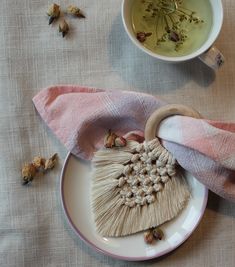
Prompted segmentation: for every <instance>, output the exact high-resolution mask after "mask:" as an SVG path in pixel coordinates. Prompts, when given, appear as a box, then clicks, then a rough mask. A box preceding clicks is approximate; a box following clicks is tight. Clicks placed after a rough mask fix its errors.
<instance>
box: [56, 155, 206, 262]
mask: <svg viewBox="0 0 235 267" xmlns="http://www.w3.org/2000/svg"><path fill="white" fill-rule="evenodd" d="M71 156H73V155H72V154H71V153H70V152H69V153H68V154H67V156H66V158H65V161H64V165H63V168H62V171H61V175H60V196H61V203H62V207H63V210H64V213H65V215H66V217H67V220H68V222H69V224H70V226H71V228H72V229H73V230H74V232H75V233H76V235H77V236H78V237H79V238H80V239H82V240H83V241H84V242H85V243H86V244H87V245H88V246H90V247H91V248H92V249H94V250H96V251H97V252H100V253H103V254H105V255H107V256H110V257H112V258H116V259H119V260H125V261H145V260H150V259H154V258H159V257H161V256H163V255H165V254H167V253H169V252H171V251H173V250H175V249H176V248H178V247H179V246H180V245H182V244H183V243H184V242H185V241H186V240H187V239H188V238H189V236H190V235H191V234H192V233H193V231H194V230H195V229H196V228H197V226H198V225H199V223H200V221H201V219H202V216H203V214H204V212H205V209H206V205H207V200H208V189H205V195H204V199H203V205H202V208H201V210H200V216H199V217H198V220H197V222H196V224H195V225H194V227H193V228H192V229H191V231H189V232H188V233H187V234H186V235H185V236H184V238H183V240H182V241H181V242H180V243H179V244H177V245H175V246H173V247H170V248H168V249H165V250H163V251H161V252H158V253H156V254H155V255H152V256H146V257H126V256H120V255H117V254H113V253H110V252H108V251H106V250H104V249H101V248H99V247H98V246H97V245H95V244H94V243H92V242H91V241H90V240H89V239H87V238H86V237H85V236H84V235H83V234H82V232H81V231H80V230H79V229H78V228H77V226H76V225H75V224H74V223H73V220H72V218H71V217H70V215H69V212H68V209H67V207H66V203H65V197H64V177H65V172H66V168H67V165H68V162H69V159H70V158H71Z"/></svg>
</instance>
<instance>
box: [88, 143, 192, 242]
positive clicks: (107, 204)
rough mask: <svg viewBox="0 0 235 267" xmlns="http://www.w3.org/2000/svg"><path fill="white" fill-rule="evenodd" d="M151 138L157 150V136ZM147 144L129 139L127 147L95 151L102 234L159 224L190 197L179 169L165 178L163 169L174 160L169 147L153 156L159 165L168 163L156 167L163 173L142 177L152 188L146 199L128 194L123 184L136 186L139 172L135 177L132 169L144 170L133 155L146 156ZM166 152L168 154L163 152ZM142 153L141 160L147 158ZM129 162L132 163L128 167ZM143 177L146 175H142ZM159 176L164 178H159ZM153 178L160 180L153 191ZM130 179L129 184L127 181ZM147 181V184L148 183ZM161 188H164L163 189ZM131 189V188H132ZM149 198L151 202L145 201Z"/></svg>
mask: <svg viewBox="0 0 235 267" xmlns="http://www.w3.org/2000/svg"><path fill="white" fill-rule="evenodd" d="M154 140H155V139H154ZM150 142H151V144H150V148H151V151H153V152H154V151H155V152H156V151H157V150H156V149H155V150H154V148H156V147H157V148H158V140H157V141H155V142H152V141H150ZM145 148H146V144H144V145H142V147H140V145H139V143H137V142H135V141H128V144H127V146H126V147H123V148H115V149H104V150H100V151H98V152H96V153H95V156H94V159H93V166H94V167H93V175H92V179H93V181H92V209H93V213H94V220H95V225H96V228H97V231H98V232H99V233H100V234H101V235H102V236H110V237H118V236H125V235H130V234H133V233H136V232H139V231H143V230H146V229H149V228H152V227H157V226H159V225H161V224H163V223H164V222H167V221H170V220H172V219H173V218H175V217H176V216H177V215H178V214H179V213H180V211H181V210H182V209H183V208H184V207H185V206H186V204H187V202H188V200H189V198H190V190H189V187H188V184H187V182H186V180H185V179H184V177H183V176H182V175H181V174H180V173H177V174H175V173H173V174H172V175H171V177H170V179H166V177H167V176H166V174H165V172H164V170H165V169H166V168H170V167H169V162H170V163H172V162H174V159H173V158H172V156H171V155H170V153H169V152H167V151H166V150H164V151H163V152H164V153H165V154H164V153H158V156H156V157H155V158H154V156H152V157H153V159H154V160H156V161H154V162H156V165H161V164H160V163H161V162H164V164H166V166H168V167H166V168H165V169H164V168H163V169H161V166H160V167H159V166H158V168H155V169H157V170H158V171H159V170H160V171H161V172H162V173H163V174H162V176H161V177H160V176H159V175H158V174H156V175H155V176H154V175H153V176H152V177H151V176H150V178H151V179H149V178H145V180H144V181H143V184H144V186H143V187H146V186H148V188H147V189H148V190H150V191H148V192H150V196H147V197H145V199H143V198H142V200H141V197H138V196H137V197H136V198H135V201H134V202H133V201H131V194H132V193H130V195H129V196H130V199H129V198H128V195H127V194H126V192H127V191H125V189H126V188H124V187H125V186H126V185H128V186H130V187H131V186H133V188H134V187H135V186H136V183H137V182H138V181H137V180H138V179H137V178H136V175H135V177H134V178H133V177H132V171H131V170H132V169H133V170H134V169H135V170H137V173H138V171H139V173H141V170H138V168H137V169H136V168H135V165H136V166H137V165H138V164H139V165H140V163H137V161H136V157H135V159H134V160H133V155H137V154H141V153H142V156H143V157H144V156H146V151H143V149H145ZM150 148H149V147H148V148H146V149H147V155H150V156H151V155H152V154H148V152H149V151H150ZM141 149H142V150H141ZM151 151H150V152H151ZM143 153H144V154H143ZM154 154H156V153H154ZM159 154H160V155H159ZM163 154H164V155H165V156H163ZM143 157H141V159H142V163H143V161H144V160H143ZM137 158H138V155H137ZM139 161H140V160H139ZM148 162H150V161H148ZM159 162H160V163H159ZM143 164H145V163H143ZM143 164H142V165H141V166H142V169H143V168H145V167H143ZM149 164H151V163H148V164H147V165H148V166H150V165H149ZM147 165H146V166H147ZM129 166H131V167H130V168H129ZM148 166H147V167H148ZM151 166H155V165H151ZM159 168H160V169H159ZM145 172H146V170H145V169H144V171H143V173H145ZM148 173H155V172H154V171H153V169H151V170H148ZM169 173H170V171H169ZM145 174H146V173H145ZM140 176H141V174H140ZM141 177H143V175H142V176H141ZM146 177H147V176H146ZM153 177H155V178H153ZM159 177H160V178H162V180H161V181H160V182H159V180H160V178H159ZM164 177H165V178H164ZM127 178H128V179H129V180H128V179H127ZM152 178H153V179H156V181H158V183H157V184H156V186H155V187H154V188H155V191H154V192H152V193H151V191H152V190H153V186H151V185H149V183H151V181H152V185H155V184H154V182H153V181H154V180H153V179H152ZM163 178H164V179H165V180H164V179H163ZM130 179H133V180H130ZM157 179H158V180H157ZM136 181H137V182H136ZM163 181H164V183H163ZM127 182H128V183H129V184H127ZM145 184H147V185H146V186H145ZM159 185H160V187H159ZM162 185H163V187H162ZM159 188H162V189H161V190H160V189H159ZM123 190H124V191H123ZM128 190H129V191H130V188H129V189H128ZM133 190H134V189H133ZM141 190H142V189H141ZM123 192H124V193H125V194H126V195H125V197H126V198H125V200H124V199H123V197H122V194H123ZM141 192H142V191H141ZM138 198H139V200H140V201H142V202H141V203H142V204H141V205H140V204H136V203H140V202H138ZM132 199H133V198H132ZM146 199H147V201H149V202H147V203H146ZM129 200H130V201H129ZM125 201H126V202H125ZM128 201H129V202H128ZM125 203H126V204H125Z"/></svg>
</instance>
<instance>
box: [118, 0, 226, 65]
mask: <svg viewBox="0 0 235 267" xmlns="http://www.w3.org/2000/svg"><path fill="white" fill-rule="evenodd" d="M134 1H135V0H123V2H122V20H123V24H124V27H125V30H126V32H127V34H128V36H129V37H130V39H131V40H132V41H133V43H134V44H135V45H136V46H137V47H139V48H140V49H141V50H142V51H144V52H145V53H147V54H149V55H150V56H152V57H155V58H157V59H161V60H163V61H167V62H183V61H187V60H190V59H193V58H196V57H199V58H200V59H201V60H202V61H203V62H204V63H205V64H207V65H208V66H209V67H211V68H213V69H215V70H216V69H218V68H219V67H221V66H222V65H223V63H224V56H223V55H222V53H221V52H220V51H219V50H218V49H217V48H216V47H215V46H214V45H213V44H214V42H215V40H216V38H217V37H218V35H219V33H220V30H221V27H222V24H223V6H222V2H221V0H209V1H210V4H211V7H212V12H213V23H212V28H211V31H210V33H209V35H208V38H207V40H206V41H205V42H204V44H203V45H202V46H201V47H200V48H199V49H197V50H196V51H194V52H192V53H191V54H189V55H186V56H179V57H170V56H163V55H159V54H157V53H155V52H152V51H151V50H149V49H148V48H146V47H145V46H143V45H142V44H141V43H140V42H139V41H138V40H137V38H136V34H135V32H134V31H133V27H132V21H131V13H132V5H133V3H134ZM195 1H197V0H195Z"/></svg>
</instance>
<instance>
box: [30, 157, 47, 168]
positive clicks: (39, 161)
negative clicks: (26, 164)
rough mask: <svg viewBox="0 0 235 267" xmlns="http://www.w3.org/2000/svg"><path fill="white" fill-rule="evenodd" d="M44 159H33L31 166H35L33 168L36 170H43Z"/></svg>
mask: <svg viewBox="0 0 235 267" xmlns="http://www.w3.org/2000/svg"><path fill="white" fill-rule="evenodd" d="M45 161H46V160H45V159H44V158H42V157H40V156H37V157H35V158H34V159H33V162H32V163H33V165H34V166H35V168H37V169H38V170H40V169H44V167H45Z"/></svg>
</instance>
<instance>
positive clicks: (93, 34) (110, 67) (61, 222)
mask: <svg viewBox="0 0 235 267" xmlns="http://www.w3.org/2000/svg"><path fill="white" fill-rule="evenodd" d="M70 3H72V2H69V1H61V5H62V6H63V7H65V6H66V5H67V4H70ZM73 3H76V1H73ZM77 3H78V4H79V6H80V7H81V8H82V9H83V10H84V12H85V14H86V16H87V19H85V20H76V19H71V18H70V19H69V20H68V22H69V23H70V26H71V31H70V33H69V34H68V37H67V38H65V39H62V37H61V36H60V35H59V33H58V31H57V28H58V24H57V23H56V24H55V25H52V26H48V25H47V24H48V21H47V17H46V15H45V12H46V10H47V6H48V5H49V4H50V2H49V1H45V0H23V1H16V0H2V1H1V8H0V21H1V23H0V266H1V267H3V266H12V267H13V266H14V267H15V266H19V267H22V266H81V267H83V266H85V267H88V266H91V267H98V266H116V267H120V266H122V267H124V266H128V267H130V266H158V267H162V266H175V267H178V266H190V267H194V266H207V267H208V266H213V267H220V266H225V267H230V266H231V267H232V266H234V265H235V254H234V249H235V205H234V204H231V203H229V202H227V201H225V200H222V199H220V198H218V197H217V196H215V195H214V194H210V197H209V202H208V206H207V210H206V213H205V216H204V217H203V220H202V222H201V223H200V225H199V227H198V228H197V229H196V231H195V232H194V233H193V235H192V236H191V237H190V238H189V239H188V241H187V242H186V243H184V244H183V245H182V246H181V247H180V248H178V249H177V250H176V251H174V252H173V253H171V254H170V255H168V256H167V257H164V258H162V259H160V260H152V261H149V262H145V263H129V262H123V261H119V260H114V259H111V258H109V257H106V256H104V255H101V254H98V253H96V252H94V251H93V250H92V249H90V248H89V247H87V245H85V244H84V243H83V242H82V241H80V239H79V238H77V237H76V236H75V235H74V233H73V232H72V230H71V229H70V227H69V225H68V223H67V221H66V220H65V216H64V214H63V211H62V208H61V204H60V197H59V175H60V171H61V167H62V164H63V160H64V158H65V156H66V153H67V151H66V150H65V148H64V147H63V146H62V145H61V144H60V143H59V142H58V141H57V140H56V138H55V137H54V136H53V135H52V134H51V132H50V131H49V130H48V129H47V128H46V126H45V125H44V123H42V121H41V119H40V118H39V116H38V115H37V114H36V112H35V110H34V107H33V105H32V101H31V99H32V97H33V96H34V95H35V94H36V93H37V92H39V90H40V89H41V88H43V87H46V86H49V85H52V84H79V85H85V86H94V87H100V88H107V89H116V90H119V89H123V90H136V91H141V92H146V93H151V94H156V95H159V96H160V97H162V98H163V99H165V100H167V101H168V102H171V103H181V104H187V105H191V106H192V107H194V108H195V109H197V110H199V111H200V112H201V113H202V114H203V115H204V116H205V117H207V118H209V119H213V120H216V119H218V120H223V121H234V120H235V89H234V85H235V75H234V72H235V49H234V47H235V28H234V25H235V17H234V14H235V2H234V1H233V0H224V1H223V3H224V15H225V20H224V25H223V28H222V32H221V34H220V36H219V39H218V40H217V42H216V44H217V46H218V48H220V49H221V50H222V51H223V53H224V55H225V57H226V59H227V62H226V65H225V66H224V67H223V69H221V70H220V71H219V72H218V74H216V75H215V74H214V73H213V72H212V71H211V70H210V69H208V68H207V67H206V66H204V65H203V63H201V62H200V61H199V60H197V59H195V60H193V61H190V62H187V63H183V64H179V65H170V64H166V63H163V62H160V61H156V60H155V59H153V58H151V57H149V56H147V55H145V54H144V53H143V52H141V51H140V50H138V49H137V48H136V47H134V46H133V44H132V43H131V41H130V40H129V39H128V37H127V35H126V33H125V32H124V29H123V26H122V22H121V16H120V7H121V1H120V0H119V1H117V0H116V1H114V0H112V1H107V0H100V1H92V0H87V1H85V0H81V1H78V2H77ZM54 152H58V153H59V156H60V164H59V166H57V168H56V169H55V170H53V171H52V172H51V173H49V174H47V175H46V176H44V177H42V178H39V179H37V180H35V181H34V183H33V184H32V186H30V187H22V186H21V180H20V168H21V166H22V164H23V163H24V162H25V161H30V160H31V159H32V157H33V156H35V155H38V154H41V155H44V156H50V155H51V154H52V153H54Z"/></svg>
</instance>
